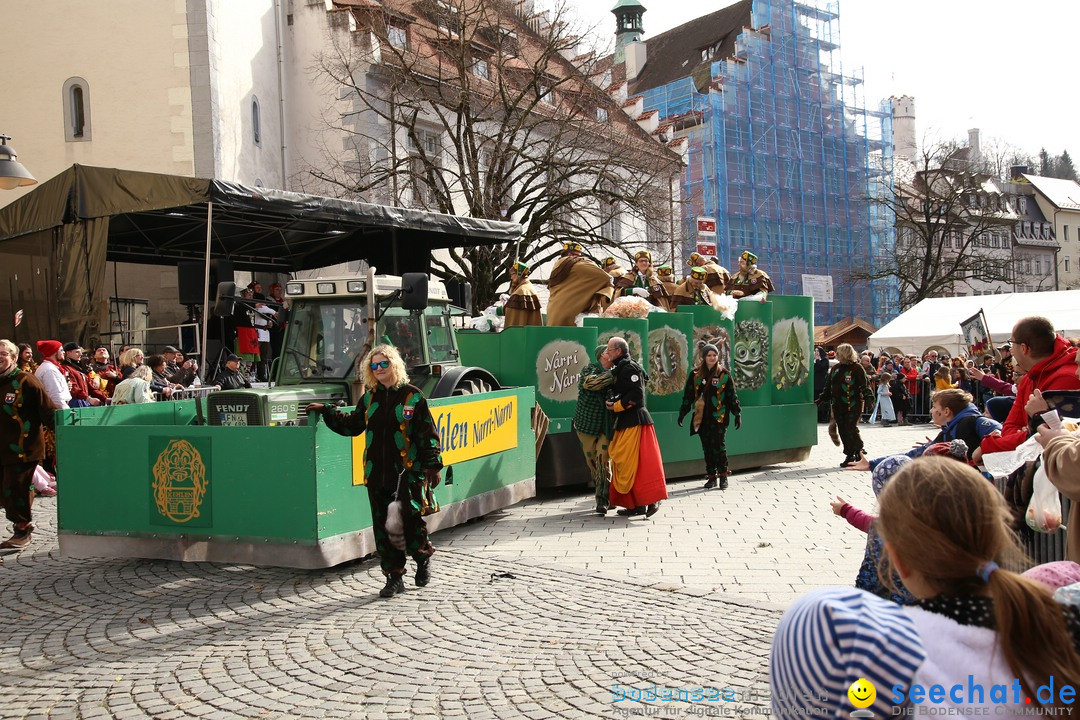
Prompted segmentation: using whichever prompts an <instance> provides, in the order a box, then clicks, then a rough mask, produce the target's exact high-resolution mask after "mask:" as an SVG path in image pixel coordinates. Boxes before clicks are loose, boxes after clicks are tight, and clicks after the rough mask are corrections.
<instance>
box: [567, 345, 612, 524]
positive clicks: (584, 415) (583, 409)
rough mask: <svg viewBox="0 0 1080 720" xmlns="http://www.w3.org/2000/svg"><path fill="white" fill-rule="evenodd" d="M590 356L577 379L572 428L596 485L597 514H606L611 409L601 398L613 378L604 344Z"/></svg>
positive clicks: (609, 473)
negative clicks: (590, 360)
mask: <svg viewBox="0 0 1080 720" xmlns="http://www.w3.org/2000/svg"><path fill="white" fill-rule="evenodd" d="M593 356H594V357H595V358H596V362H591V363H589V364H588V365H586V366H585V368H584V369H583V370H582V371H581V378H580V379H579V380H578V400H577V407H576V408H575V409H574V430H575V431H576V432H577V436H578V440H579V441H581V451H582V452H583V453H585V464H586V465H588V466H589V473H590V475H591V476H592V479H593V483H594V484H595V485H596V514H597V515H606V514H607V511H608V510H609V509H610V506H609V504H608V489H609V487H610V485H611V459H610V458H609V457H608V439H609V436H610V434H611V411H610V410H608V409H607V408H606V407H604V401H605V400H606V399H607V390H608V388H610V387H611V385H612V383H614V382H615V377H614V376H613V375H612V374H611V361H610V360H609V359H608V357H607V346H606V345H601V346H599V347H597V348H596V350H595V351H594V352H593Z"/></svg>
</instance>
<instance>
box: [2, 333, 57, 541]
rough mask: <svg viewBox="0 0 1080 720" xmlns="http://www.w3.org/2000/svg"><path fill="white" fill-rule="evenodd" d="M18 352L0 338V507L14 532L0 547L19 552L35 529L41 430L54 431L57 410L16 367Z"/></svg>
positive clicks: (31, 378) (42, 442)
mask: <svg viewBox="0 0 1080 720" xmlns="http://www.w3.org/2000/svg"><path fill="white" fill-rule="evenodd" d="M18 359H19V348H18V347H16V346H15V344H14V343H12V342H11V341H9V340H0V506H3V508H4V513H5V515H6V516H7V519H8V520H9V521H10V522H11V523H12V525H13V526H14V534H13V535H12V536H11V537H10V538H8V539H7V540H5V541H4V542H2V543H0V548H4V549H9V548H14V549H21V548H24V547H26V546H27V545H29V544H30V539H31V536H32V534H33V531H34V526H33V523H32V521H33V517H32V515H31V509H30V508H31V505H32V503H33V500H34V486H33V480H34V470H35V469H37V466H38V463H40V462H41V461H42V460H44V459H45V437H44V434H43V433H42V429H43V428H50V429H51V428H52V427H53V415H54V414H55V411H56V406H55V405H54V404H53V401H52V400H51V399H50V398H49V394H48V393H47V392H46V391H45V388H44V387H43V386H42V385H41V382H40V381H39V380H38V379H37V378H36V377H34V375H33V373H28V372H24V371H22V370H20V369H19V367H18V365H16V361H17V360H18Z"/></svg>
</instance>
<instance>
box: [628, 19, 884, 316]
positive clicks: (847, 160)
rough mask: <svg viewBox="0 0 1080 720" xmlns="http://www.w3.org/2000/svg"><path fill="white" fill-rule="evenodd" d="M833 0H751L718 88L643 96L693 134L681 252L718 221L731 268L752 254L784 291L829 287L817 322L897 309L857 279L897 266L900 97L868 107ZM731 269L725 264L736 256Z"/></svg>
mask: <svg viewBox="0 0 1080 720" xmlns="http://www.w3.org/2000/svg"><path fill="white" fill-rule="evenodd" d="M838 18H839V12H838V7H837V3H835V2H814V1H812V0H811V1H808V2H793V1H792V0H754V2H753V7H752V10H751V17H750V18H747V21H748V22H749V23H750V24H751V26H752V27H748V28H744V30H743V32H742V33H741V34H740V35H739V37H738V39H737V41H736V51H735V55H734V57H732V58H727V59H723V60H719V61H716V62H713V63H712V64H711V78H710V83H709V87H708V88H703V92H701V91H699V90H698V89H697V86H701V85H703V83H702V82H701V79H700V78H698V81H697V86H696V85H695V81H694V79H692V78H690V77H686V78H682V79H680V80H678V81H675V82H672V83H669V84H667V85H664V86H661V87H657V88H654V89H652V90H648V91H646V92H644V93H643V104H644V109H645V111H649V110H658V111H659V113H660V115H661V117H663V118H664V122H673V123H675V126H676V128H680V127H681V128H687V129H686V130H685V131H682V132H680V133H679V134H680V135H685V136H686V137H687V138H688V140H689V147H688V152H687V162H688V167H687V170H686V172H685V174H684V179H683V184H682V199H683V213H682V223H683V231H684V234H683V237H684V238H685V243H686V247H685V248H684V252H686V253H689V252H690V251H691V250H693V248H694V245H695V243H696V218H697V217H698V216H711V217H715V218H716V221H717V238H716V244H717V256H718V257H719V258H720V260H721V262H722V263H723V264H725V265H727V264H729V263H731V264H734V259H735V257H736V256H737V255H738V253H740V252H741V251H742V250H743V249H752V250H753V251H754V252H756V253H757V255H758V256H759V257H760V265H761V267H762V268H763V269H765V270H766V271H767V272H768V273H769V274H770V276H771V277H772V279H773V282H774V283H775V285H776V287H777V290H778V291H779V292H781V293H783V294H795V295H797V294H803V292H804V284H803V275H812V276H827V277H829V278H831V279H832V286H833V301H832V302H817V303H815V308H816V309H815V322H816V323H818V324H831V323H833V322H837V321H839V320H841V319H843V318H848V317H857V318H862V319H864V320H868V321H870V322H872V323H874V324H875V325H879V326H880V325H882V324H884V323H885V322H886V321H887V320H889V319H891V318H892V317H893V316H895V315H896V312H897V307H898V303H899V297H898V293H897V292H896V291H895V289H894V286H895V283H892V282H890V281H888V280H877V281H872V282H871V281H867V280H861V279H858V276H859V273H862V272H866V271H869V270H873V269H877V268H879V267H881V266H882V264H885V263H889V262H891V258H892V253H893V246H894V244H895V228H894V221H893V217H892V215H891V212H890V211H889V209H888V207H887V206H886V205H885V204H883V203H881V202H875V198H880V197H883V196H884V195H885V193H887V192H889V191H890V190H891V183H892V113H891V106H890V104H889V101H885V102H884V103H882V104H881V106H880V107H879V108H878V109H876V110H871V109H868V108H867V107H866V104H865V102H864V101H863V98H862V80H861V77H858V76H857V75H855V74H845V73H844V71H843V67H842V65H841V62H840V56H839V36H838V31H837V27H836V26H837V20H838ZM725 261H726V262H725Z"/></svg>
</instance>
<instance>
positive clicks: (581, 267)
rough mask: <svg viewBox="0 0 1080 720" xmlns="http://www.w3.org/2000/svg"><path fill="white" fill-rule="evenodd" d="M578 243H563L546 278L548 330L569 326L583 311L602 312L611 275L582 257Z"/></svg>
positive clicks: (605, 303)
mask: <svg viewBox="0 0 1080 720" xmlns="http://www.w3.org/2000/svg"><path fill="white" fill-rule="evenodd" d="M581 252H582V247H581V245H579V244H578V243H571V242H568V243H564V244H563V256H562V258H560V259H559V261H558V262H557V263H555V267H554V268H552V270H551V276H550V277H549V278H548V290H549V292H550V294H549V296H548V310H547V324H548V326H549V327H555V326H566V327H569V326H572V325H574V324H575V321H576V319H577V316H578V315H580V314H581V313H583V312H590V311H592V310H603V309H604V307H606V305H607V301H608V299H609V296H605V295H604V291H610V289H611V276H610V275H608V274H607V273H606V272H604V270H603V269H602V268H601V267H600V266H599V265H597V264H596V263H595V262H593V261H592V260H590V259H589V258H587V257H585V256H583V255H582V254H581Z"/></svg>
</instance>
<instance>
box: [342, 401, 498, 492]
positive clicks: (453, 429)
mask: <svg viewBox="0 0 1080 720" xmlns="http://www.w3.org/2000/svg"><path fill="white" fill-rule="evenodd" d="M517 414H518V398H517V395H513V396H510V397H499V398H490V399H487V400H469V401H466V402H458V403H453V404H449V405H440V406H438V407H433V408H431V416H432V418H434V420H435V428H436V429H437V430H438V432H439V438H440V441H441V447H442V460H443V464H444V465H453V464H455V463H459V462H464V461H465V460H474V459H476V458H479V457H484V456H485V455H494V454H495V453H498V452H502V451H503V450H511V449H513V448H516V447H517V446H518V419H517ZM364 447H365V443H364V436H363V435H360V436H358V437H354V438H353V443H352V455H353V457H352V471H353V485H363V484H364V483H365V479H364Z"/></svg>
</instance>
